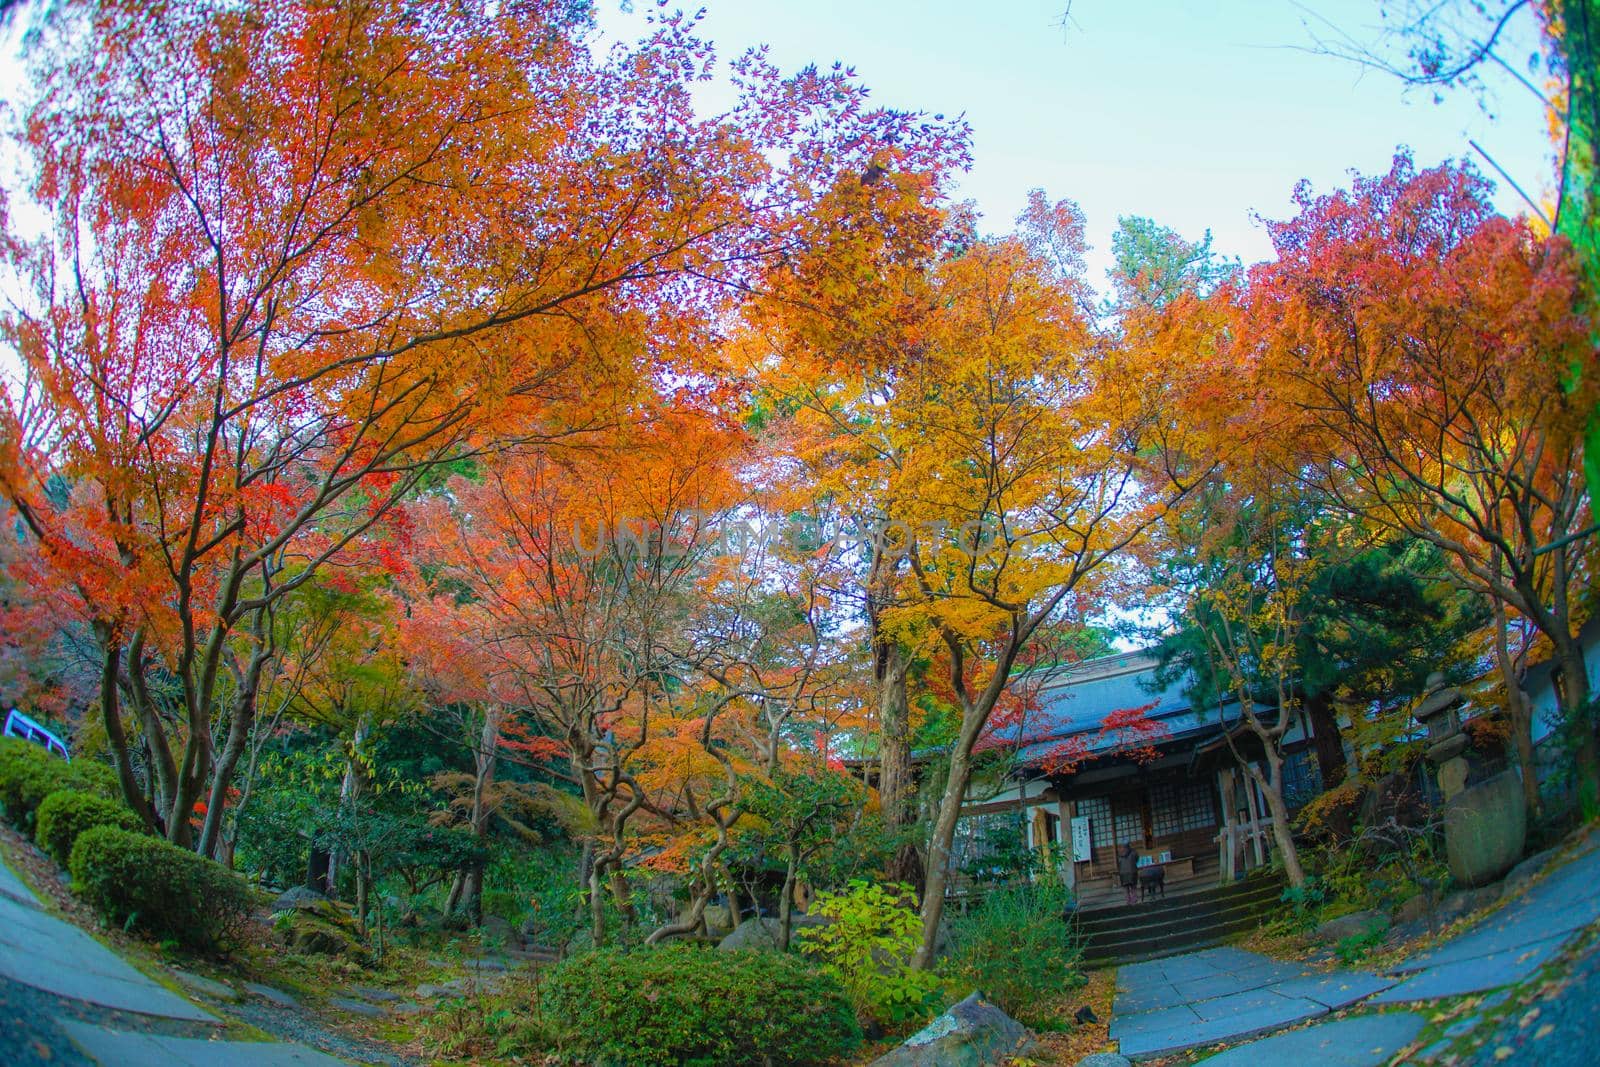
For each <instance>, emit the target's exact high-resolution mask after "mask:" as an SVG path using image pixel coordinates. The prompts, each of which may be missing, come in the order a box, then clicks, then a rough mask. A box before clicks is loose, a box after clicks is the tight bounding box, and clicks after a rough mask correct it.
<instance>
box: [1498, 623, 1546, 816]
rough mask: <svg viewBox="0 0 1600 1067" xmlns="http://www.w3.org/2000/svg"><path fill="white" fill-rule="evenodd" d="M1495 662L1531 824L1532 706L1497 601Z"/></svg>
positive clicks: (1535, 796)
mask: <svg viewBox="0 0 1600 1067" xmlns="http://www.w3.org/2000/svg"><path fill="white" fill-rule="evenodd" d="M1494 610H1495V620H1494V626H1495V642H1494V652H1495V658H1496V659H1497V660H1498V661H1499V665H1500V679H1501V682H1502V684H1503V685H1504V686H1505V687H1506V712H1507V713H1508V715H1509V717H1510V719H1511V742H1512V746H1513V748H1514V749H1515V750H1516V753H1517V769H1518V770H1519V771H1520V772H1521V774H1522V798H1523V802H1524V803H1525V804H1526V805H1527V809H1528V818H1529V820H1537V819H1538V818H1539V815H1540V811H1541V805H1540V801H1539V769H1538V767H1537V766H1535V764H1534V761H1533V705H1532V702H1531V701H1530V700H1529V699H1528V694H1527V693H1526V692H1525V691H1524V690H1523V688H1522V672H1521V671H1520V670H1519V669H1518V664H1517V659H1516V657H1513V656H1512V654H1511V645H1510V642H1509V641H1508V639H1507V634H1506V629H1507V619H1506V610H1505V604H1504V603H1503V602H1501V601H1499V600H1495V601H1494Z"/></svg>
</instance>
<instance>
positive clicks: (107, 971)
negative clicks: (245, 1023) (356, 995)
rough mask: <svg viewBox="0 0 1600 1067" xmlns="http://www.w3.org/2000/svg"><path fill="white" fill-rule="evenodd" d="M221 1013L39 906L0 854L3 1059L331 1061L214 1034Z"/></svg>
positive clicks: (235, 1066) (123, 1064) (192, 1065)
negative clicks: (187, 996) (197, 1002)
mask: <svg viewBox="0 0 1600 1067" xmlns="http://www.w3.org/2000/svg"><path fill="white" fill-rule="evenodd" d="M221 1026H222V1022H221V1020H219V1019H218V1018H217V1017H216V1016H215V1015H213V1014H212V1013H211V1012H209V1011H206V1010H205V1009H204V1008H201V1007H198V1006H196V1005H195V1004H192V1003H190V1002H189V1001H188V1000H186V999H185V998H183V997H181V996H179V995H178V994H177V993H174V992H173V991H172V990H170V989H168V988H166V987H165V986H163V985H161V984H160V983H159V982H157V981H155V980H154V979H152V978H150V977H149V976H148V975H146V974H144V973H143V972H142V971H140V970H138V969H137V968H135V967H133V966H132V965H130V964H129V963H128V962H127V961H125V960H123V959H122V958H121V957H119V956H117V955H116V953H114V952H112V951H111V950H110V949H108V948H106V947H105V946H104V945H102V944H101V943H100V942H98V941H96V940H95V939H94V938H92V937H90V936H89V935H88V934H86V933H84V932H83V931H82V930H79V929H78V928H77V927H76V926H73V925H72V924H71V923H69V922H66V921H65V920H63V919H59V918H57V917H56V916H54V915H51V914H49V913H47V912H46V911H44V910H43V909H42V908H41V907H40V904H39V900H38V898H37V897H36V896H34V894H33V892H32V891H31V890H29V889H28V887H27V886H26V885H24V884H23V882H22V881H21V880H20V879H18V878H17V876H16V875H15V874H13V873H12V871H11V870H10V868H8V867H7V866H6V865H5V864H4V863H3V862H0V1053H4V1056H3V1057H0V1058H3V1059H4V1062H5V1063H7V1064H33V1063H41V1064H42V1063H51V1064H94V1063H99V1064H105V1065H108V1067H109V1065H115V1067H217V1065H226V1067H289V1065H305V1067H334V1065H338V1064H341V1063H343V1062H344V1061H342V1060H337V1059H334V1058H333V1057H332V1056H328V1055H325V1054H324V1053H321V1052H318V1051H316V1050H314V1049H310V1048H306V1047H304V1046H301V1045H289V1044H279V1043H276V1042H264V1041H219V1040H215V1038H216V1037H217V1036H218V1034H219V1031H220V1029H221Z"/></svg>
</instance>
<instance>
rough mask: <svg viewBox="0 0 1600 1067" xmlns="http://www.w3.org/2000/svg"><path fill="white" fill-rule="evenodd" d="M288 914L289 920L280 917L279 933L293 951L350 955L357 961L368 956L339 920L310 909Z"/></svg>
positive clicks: (322, 954) (310, 954) (314, 954)
mask: <svg viewBox="0 0 1600 1067" xmlns="http://www.w3.org/2000/svg"><path fill="white" fill-rule="evenodd" d="M286 914H287V915H288V921H287V922H286V923H285V922H282V921H281V920H280V927H279V936H280V937H281V938H282V939H283V943H284V944H285V945H287V946H288V947H289V951H291V952H298V953H299V954H300V955H302V956H347V957H349V958H351V959H353V960H357V961H360V960H363V959H365V958H366V949H364V948H362V947H361V942H360V940H359V939H358V938H357V937H356V936H355V934H353V933H351V932H350V931H348V930H346V929H345V928H344V927H343V925H342V924H341V923H339V922H338V921H336V920H333V919H327V918H322V917H320V916H317V915H315V914H313V913H312V912H309V911H292V912H288V913H286Z"/></svg>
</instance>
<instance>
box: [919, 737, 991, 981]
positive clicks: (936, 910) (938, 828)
mask: <svg viewBox="0 0 1600 1067" xmlns="http://www.w3.org/2000/svg"><path fill="white" fill-rule="evenodd" d="M967 732H968V731H967V729H966V726H965V724H963V728H962V731H961V734H962V737H961V739H960V740H958V741H957V742H956V746H955V749H954V750H953V751H952V752H951V753H950V776H949V778H948V779H946V781H945V784H944V793H943V795H942V796H940V798H939V814H938V816H937V818H936V819H935V820H934V824H933V837H932V839H931V840H930V841H929V843H928V872H927V875H928V876H927V883H926V885H925V887H924V889H923V893H922V944H921V945H920V946H918V948H917V954H916V956H915V958H914V959H913V960H912V966H914V967H916V968H918V969H919V970H924V971H925V970H928V969H930V968H931V967H932V966H933V953H934V949H935V947H936V946H937V945H938V942H939V923H940V921H941V920H943V918H944V893H945V887H946V885H947V884H948V883H949V880H950V849H951V848H952V847H953V846H954V844H955V839H956V823H957V822H958V821H959V820H960V818H961V804H962V801H964V800H965V799H966V793H967V780H968V779H969V778H970V777H971V774H972V766H971V763H970V762H969V756H968V752H967V750H968V749H969V748H970V747H971V744H972V743H971V741H968V740H967V739H966V735H967ZM972 735H973V737H974V738H976V736H977V730H976V729H973V730H972Z"/></svg>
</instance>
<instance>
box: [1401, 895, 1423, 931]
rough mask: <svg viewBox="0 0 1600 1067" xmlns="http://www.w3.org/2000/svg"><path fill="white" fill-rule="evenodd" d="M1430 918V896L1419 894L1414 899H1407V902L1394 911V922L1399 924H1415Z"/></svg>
mask: <svg viewBox="0 0 1600 1067" xmlns="http://www.w3.org/2000/svg"><path fill="white" fill-rule="evenodd" d="M1427 917H1428V894H1426V893H1418V894H1417V895H1416V896H1414V897H1407V898H1406V900H1405V902H1404V903H1402V904H1401V905H1400V906H1399V907H1398V908H1396V909H1394V921H1395V922H1396V923H1397V924H1398V923H1413V922H1416V921H1417V920H1418V919H1426V918H1427Z"/></svg>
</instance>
